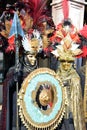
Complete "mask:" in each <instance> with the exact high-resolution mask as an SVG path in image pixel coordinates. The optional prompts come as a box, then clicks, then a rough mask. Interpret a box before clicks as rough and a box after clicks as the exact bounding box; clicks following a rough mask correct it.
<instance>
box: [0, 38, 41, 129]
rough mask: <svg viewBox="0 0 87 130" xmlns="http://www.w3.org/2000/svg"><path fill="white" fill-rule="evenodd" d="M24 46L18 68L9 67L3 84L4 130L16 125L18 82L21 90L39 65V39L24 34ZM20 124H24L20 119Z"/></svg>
mask: <svg viewBox="0 0 87 130" xmlns="http://www.w3.org/2000/svg"><path fill="white" fill-rule="evenodd" d="M22 46H23V49H24V51H23V55H21V57H20V59H19V64H18V68H16V67H15V66H13V67H11V68H10V69H9V71H8V72H7V75H6V78H5V80H4V84H3V106H2V128H1V129H2V130H5V129H7V130H12V128H13V127H14V128H15V125H16V107H17V106H16V82H18V87H19V88H18V89H19V90H20V88H21V84H22V82H23V80H24V79H25V78H26V77H27V75H28V74H30V73H31V72H32V71H33V70H35V69H36V68H37V67H38V65H37V59H36V55H37V53H38V52H39V41H38V39H37V38H32V39H30V38H28V36H24V38H23V40H22ZM16 69H18V71H17V73H16V71H15V70H16ZM18 125H19V127H22V126H23V125H21V122H20V121H19V124H18ZM15 129H16V128H15ZM23 129H25V128H24V126H23Z"/></svg>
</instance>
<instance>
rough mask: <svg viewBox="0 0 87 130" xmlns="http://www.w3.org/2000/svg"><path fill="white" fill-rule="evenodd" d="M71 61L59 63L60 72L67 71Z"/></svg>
mask: <svg viewBox="0 0 87 130" xmlns="http://www.w3.org/2000/svg"><path fill="white" fill-rule="evenodd" d="M72 63H73V62H72V61H60V66H61V68H62V70H64V71H67V70H69V69H70V68H71V67H72Z"/></svg>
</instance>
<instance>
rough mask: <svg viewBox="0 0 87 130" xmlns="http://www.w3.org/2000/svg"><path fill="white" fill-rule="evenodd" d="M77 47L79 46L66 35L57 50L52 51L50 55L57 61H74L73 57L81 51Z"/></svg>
mask: <svg viewBox="0 0 87 130" xmlns="http://www.w3.org/2000/svg"><path fill="white" fill-rule="evenodd" d="M78 47H79V44H76V43H75V41H74V40H73V39H71V37H70V34H69V33H68V34H67V35H66V36H65V37H64V38H62V40H61V42H60V44H59V45H58V46H57V49H56V50H54V51H52V54H54V55H55V56H56V57H58V58H59V60H65V61H74V59H75V57H77V56H78V55H80V54H81V53H82V50H81V49H79V48H78Z"/></svg>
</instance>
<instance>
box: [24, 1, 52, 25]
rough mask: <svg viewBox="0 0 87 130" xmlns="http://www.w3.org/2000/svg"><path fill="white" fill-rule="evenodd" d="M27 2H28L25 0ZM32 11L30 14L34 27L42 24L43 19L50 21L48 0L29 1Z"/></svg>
mask: <svg viewBox="0 0 87 130" xmlns="http://www.w3.org/2000/svg"><path fill="white" fill-rule="evenodd" d="M24 2H26V0H24ZM27 4H28V6H29V8H28V9H30V11H29V13H30V14H31V16H32V17H33V20H34V26H35V25H38V24H40V23H41V22H42V20H43V19H47V20H50V19H51V18H50V16H49V11H48V9H47V7H46V5H47V0H27Z"/></svg>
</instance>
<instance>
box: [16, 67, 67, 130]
mask: <svg viewBox="0 0 87 130" xmlns="http://www.w3.org/2000/svg"><path fill="white" fill-rule="evenodd" d="M62 87H63V84H62V82H61V80H60V78H59V77H58V75H56V73H55V72H54V71H53V70H51V69H48V68H39V69H36V70H34V71H33V72H31V73H30V74H29V75H28V76H27V78H25V80H24V82H23V84H22V87H21V89H20V91H19V94H18V95H19V96H18V105H19V115H20V118H21V120H22V122H23V124H24V125H25V126H26V128H28V129H30V130H39V129H40V130H44V129H47V130H54V129H55V128H56V127H57V125H58V124H59V123H60V122H61V120H62V117H63V116H64V111H65V109H64V108H65V102H64V96H63V95H64V92H63V89H62Z"/></svg>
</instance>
